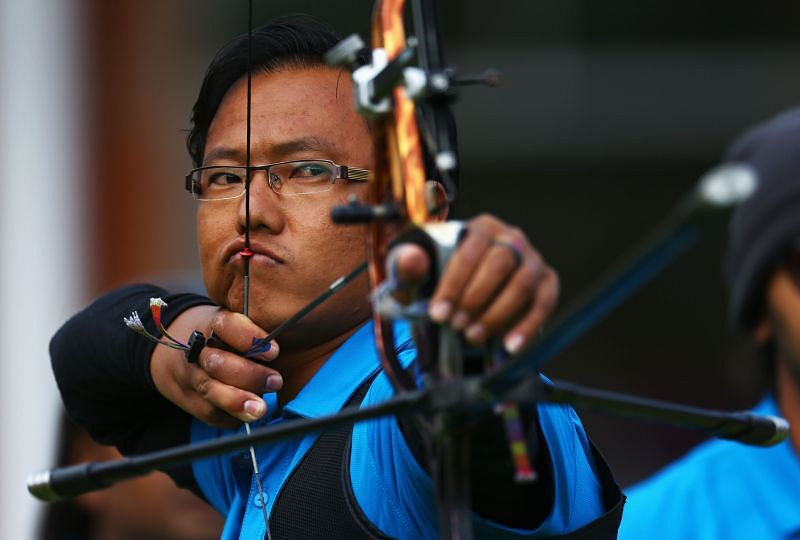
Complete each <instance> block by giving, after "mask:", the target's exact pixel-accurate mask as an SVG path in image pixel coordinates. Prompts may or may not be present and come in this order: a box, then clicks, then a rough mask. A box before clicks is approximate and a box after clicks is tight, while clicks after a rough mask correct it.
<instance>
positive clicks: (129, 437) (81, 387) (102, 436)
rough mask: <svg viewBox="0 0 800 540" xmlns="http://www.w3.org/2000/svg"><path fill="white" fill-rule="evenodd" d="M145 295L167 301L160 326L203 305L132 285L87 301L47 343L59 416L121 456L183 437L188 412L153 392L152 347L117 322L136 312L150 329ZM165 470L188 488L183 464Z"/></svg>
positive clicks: (186, 296) (197, 300) (197, 299)
mask: <svg viewBox="0 0 800 540" xmlns="http://www.w3.org/2000/svg"><path fill="white" fill-rule="evenodd" d="M151 297H161V298H163V299H164V300H165V301H166V302H167V304H168V306H167V307H166V308H164V310H163V311H162V321H163V322H164V325H165V326H169V324H170V323H172V321H174V320H175V318H177V316H178V315H180V313H181V312H183V311H185V310H186V309H188V308H190V307H193V306H197V305H202V304H211V301H210V300H209V299H208V298H205V297H203V296H199V295H194V294H168V293H167V292H166V291H165V290H163V289H161V288H159V287H156V286H153V285H132V286H129V287H125V288H122V289H118V290H116V291H113V292H111V293H108V294H106V295H105V296H103V297H101V298H100V299H98V300H97V301H95V302H94V303H92V304H91V305H90V306H88V307H87V308H85V309H84V310H83V311H81V312H80V313H78V314H77V315H75V316H74V317H72V318H71V319H70V320H69V321H67V322H66V323H65V324H64V326H62V327H61V328H60V329H59V330H58V332H57V333H56V334H55V336H53V339H52V340H51V341H50V358H51V363H52V366H53V373H54V374H55V378H56V382H57V384H58V388H59V391H60V392H61V397H62V399H63V401H64V406H65V407H66V409H67V413H68V414H69V416H70V417H71V418H72V419H74V420H75V421H76V422H77V423H78V424H79V425H81V426H82V427H84V428H85V429H86V430H87V431H88V432H89V433H90V434H91V436H92V437H93V438H94V439H95V440H96V441H98V442H99V443H102V444H108V445H114V446H116V447H117V448H119V450H120V451H121V452H122V453H123V454H137V453H143V452H148V451H151V450H156V449H160V448H165V447H168V446H174V445H176V444H183V443H186V442H189V426H190V422H191V417H190V416H189V415H188V414H186V413H184V412H183V411H181V410H180V409H179V408H178V407H176V406H174V405H173V404H172V403H170V402H169V401H168V400H167V399H165V398H164V397H163V396H161V394H160V393H159V392H158V390H156V388H155V385H154V384H153V380H152V378H151V375H150V357H151V355H152V353H153V350H154V348H155V344H153V343H151V342H150V341H148V340H147V339H145V338H143V337H142V336H140V335H139V334H137V333H136V332H133V331H132V330H130V329H128V328H127V327H126V326H125V324H124V322H123V320H122V319H123V317H127V316H129V315H130V314H131V312H132V311H137V312H138V313H139V315H140V316H141V319H142V322H143V323H144V324H145V327H147V328H148V329H149V330H150V331H151V332H154V333H156V334H157V332H155V325H154V323H153V320H152V317H151V315H150V298H151ZM170 472H171V473H174V474H172V476H173V478H174V479H175V480H176V481H178V483H180V484H183V485H191V482H192V481H191V474H190V469H189V468H188V467H187V468H186V470H183V471H180V472H178V471H170ZM187 473H188V474H189V476H188V477H186V476H185V475H186V474H187ZM187 482H188V484H187Z"/></svg>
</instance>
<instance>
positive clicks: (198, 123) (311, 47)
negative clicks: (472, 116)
mask: <svg viewBox="0 0 800 540" xmlns="http://www.w3.org/2000/svg"><path fill="white" fill-rule="evenodd" d="M250 39H251V38H250V36H249V35H248V34H243V35H240V36H238V37H236V38H234V39H233V40H232V41H230V42H229V43H228V44H227V45H225V46H224V47H222V49H220V51H219V52H218V53H217V55H216V56H215V57H214V59H213V60H212V61H211V65H209V67H208V71H207V72H206V75H205V78H204V79H203V84H202V86H201V87H200V94H199V95H198V96H197V101H196V102H195V104H194V107H193V108H192V118H191V128H190V130H189V134H188V136H187V138H186V148H187V149H188V150H189V155H190V156H191V158H192V162H193V163H194V166H195V167H200V166H202V164H203V155H204V153H205V148H206V138H207V136H208V129H209V127H210V126H211V122H212V121H213V120H214V116H215V115H216V114H217V109H218V108H219V105H220V103H221V102H222V99H223V98H224V97H225V94H226V93H227V92H228V90H229V89H230V88H231V86H233V84H234V83H235V82H236V81H238V80H239V79H240V78H242V77H243V76H245V75H246V74H247V70H248V66H251V70H252V71H253V72H254V73H257V72H260V73H272V72H275V71H278V70H280V69H284V68H312V67H319V66H325V65H326V64H325V61H324V59H323V57H324V55H325V53H326V52H328V50H330V49H331V48H332V47H333V46H335V45H336V44H338V43H339V41H340V40H341V38H340V36H339V34H338V33H337V32H336V31H335V30H334V29H333V28H332V27H331V26H330V25H328V24H327V23H325V22H324V21H321V20H319V19H317V18H315V17H312V16H310V15H303V14H295V15H287V16H284V17H280V18H277V19H274V20H273V21H271V22H270V23H267V24H265V25H263V26H260V27H258V28H255V29H253V33H252V42H251V41H250ZM251 48H252V58H251V59H250V60H248V56H249V55H250V54H251V52H250V51H251ZM368 61H369V60H368V56H367V52H366V51H361V52H360V53H359V54H358V57H357V60H356V63H357V64H358V65H364V64H366V63H368ZM422 109H423V110H422V112H421V115H423V116H424V115H425V114H426V112H427V111H426V110H425V109H426V108H425V107H424V106H423V107H422ZM447 116H448V117H447V119H446V120H447V122H446V126H445V128H446V129H447V130H448V131H449V133H450V137H451V139H452V140H453V141H455V140H456V128H455V120H454V118H453V117H452V114H448V115H447ZM453 150H454V151H457V149H455V148H454V149H453ZM422 153H423V161H424V163H425V170H426V173H427V177H428V178H430V179H433V180H437V181H441V179H440V175H439V172H438V170H437V169H436V167H435V165H434V160H433V159H432V158H431V155H430V152H429V150H428V148H427V147H426V145H425V144H423V145H422ZM451 176H452V180H453V184H454V187H455V186H457V185H458V173H457V171H454V172H453V173H451ZM451 210H452V205H451Z"/></svg>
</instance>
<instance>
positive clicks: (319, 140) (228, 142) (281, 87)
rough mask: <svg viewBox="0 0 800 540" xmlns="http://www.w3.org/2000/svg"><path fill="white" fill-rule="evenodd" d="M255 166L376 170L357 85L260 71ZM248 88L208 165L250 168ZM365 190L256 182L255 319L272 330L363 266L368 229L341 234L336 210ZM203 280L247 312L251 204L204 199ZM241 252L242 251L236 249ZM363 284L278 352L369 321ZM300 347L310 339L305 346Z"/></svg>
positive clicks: (235, 89) (213, 130)
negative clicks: (326, 164)
mask: <svg viewBox="0 0 800 540" xmlns="http://www.w3.org/2000/svg"><path fill="white" fill-rule="evenodd" d="M251 106H252V113H251V114H252V116H251V129H252V135H251V144H250V148H251V164H252V165H264V164H268V163H275V162H279V161H287V160H296V159H328V160H332V161H334V162H336V163H338V164H342V165H349V166H355V167H362V168H371V166H372V142H371V138H370V133H369V130H368V128H367V126H366V124H365V122H364V120H363V119H362V118H361V117H360V116H359V115H358V114H357V113H356V112H355V110H354V107H353V89H352V83H351V81H350V77H349V76H347V74H346V73H344V72H341V71H339V70H335V69H331V68H327V67H318V68H312V69H286V70H283V71H279V72H275V73H267V74H265V73H258V74H254V75H253V77H252V105H251ZM246 111H247V81H246V78H242V79H240V80H239V81H238V82H237V83H235V84H234V85H233V86H232V87H231V89H230V90H229V91H228V93H227V94H226V95H225V97H224V99H223V100H222V103H221V104H220V106H219V109H218V110H217V113H216V116H215V117H214V120H213V122H212V123H211V126H210V128H209V131H208V138H207V143H206V148H205V155H204V165H206V166H208V165H244V164H245V152H246V133H247V132H246V125H247V123H246V114H247V113H246ZM366 189H367V186H366V184H365V183H355V182H349V181H346V180H339V181H337V182H336V183H335V184H334V186H333V188H332V189H331V190H329V191H325V192H322V193H314V194H307V195H297V196H283V195H280V194H278V193H275V192H274V191H272V190H271V189H270V187H269V185H268V183H267V179H266V176H265V174H264V172H263V171H258V172H256V173H255V174H254V175H253V177H252V183H251V194H250V239H251V243H252V245H251V249H252V251H253V252H254V253H255V255H254V256H253V257H252V258H251V261H250V317H251V318H252V319H253V320H254V321H256V323H258V324H259V325H261V326H262V327H264V328H265V329H266V330H270V329H272V328H275V326H277V325H278V324H279V323H281V322H283V321H284V320H286V319H287V318H288V317H290V316H291V315H292V314H294V313H295V312H297V311H298V310H299V309H300V308H301V307H303V306H304V305H305V304H306V303H308V302H309V301H310V300H311V299H312V298H314V297H315V296H317V295H319V294H321V293H322V292H324V291H325V290H326V288H327V287H328V286H329V285H330V283H331V282H332V281H333V280H334V279H336V278H337V277H339V276H341V275H343V274H345V273H347V272H349V271H351V270H352V269H354V268H355V267H356V266H357V265H358V264H359V263H361V262H363V261H364V259H365V258H366V235H365V230H364V228H363V227H361V226H337V225H335V224H334V223H333V222H332V221H331V218H330V210H331V208H333V207H334V206H336V205H339V204H343V203H344V202H345V201H346V200H347V198H348V197H349V196H351V195H357V196H358V197H359V198H360V199H363V198H364V197H365V196H366ZM197 224H198V242H199V248H200V262H201V266H202V270H203V278H204V281H205V285H206V288H207V290H208V293H209V295H210V296H211V299H212V300H214V301H215V302H216V303H218V304H220V305H222V306H225V307H227V308H229V309H231V310H233V311H241V310H242V304H243V294H242V293H243V276H242V268H243V264H242V258H241V256H240V255H238V251H239V249H240V248H241V245H240V244H237V242H241V240H242V239H243V238H244V233H245V198H244V197H241V198H238V199H233V200H220V201H205V202H200V203H199V210H198V213H197ZM237 246H238V247H237ZM367 291H368V284H367V281H366V277H365V276H362V277H361V278H360V279H358V280H357V282H355V283H352V284H350V285H348V286H347V287H346V288H345V289H344V291H342V292H341V293H340V294H337V295H335V296H334V297H333V298H332V299H331V300H329V301H328V302H326V303H325V304H323V306H321V307H320V308H318V309H317V310H315V311H314V312H313V313H312V314H311V315H309V316H308V317H307V318H306V319H305V320H304V322H303V323H301V324H299V325H298V326H297V328H296V329H295V331H293V332H291V333H288V334H284V337H283V338H281V340H280V342H281V346H282V347H283V348H284V349H285V348H286V347H287V346H291V344H292V342H293V341H294V342H297V343H298V344H300V343H302V344H303V345H310V344H312V343H311V342H312V341H313V342H315V343H318V342H321V341H324V340H326V339H329V338H332V337H334V336H337V335H340V334H342V333H343V332H345V331H347V330H348V329H352V328H353V327H355V326H356V325H357V324H359V323H360V322H361V321H363V320H364V319H365V318H366V317H367V316H368V314H369V305H368V302H367ZM300 340H303V341H302V342H301V341H300Z"/></svg>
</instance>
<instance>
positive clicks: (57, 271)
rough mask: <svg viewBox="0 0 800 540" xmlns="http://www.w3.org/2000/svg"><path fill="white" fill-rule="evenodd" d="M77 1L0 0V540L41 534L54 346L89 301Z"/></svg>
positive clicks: (53, 389)
mask: <svg viewBox="0 0 800 540" xmlns="http://www.w3.org/2000/svg"><path fill="white" fill-rule="evenodd" d="M78 8H80V2H79V1H78V0H24V1H20V0H0V344H2V345H1V346H0V351H1V352H0V538H3V539H20V540H24V539H27V538H34V532H33V531H34V526H35V523H36V519H37V517H38V514H39V512H40V510H41V509H42V505H41V504H40V503H38V502H36V501H35V500H34V499H33V498H32V497H30V496H29V495H28V493H27V491H26V489H25V478H26V476H27V474H28V473H30V472H32V471H35V470H38V469H43V468H46V467H48V466H49V465H50V464H51V462H52V459H53V452H54V442H55V441H54V431H55V418H56V415H55V412H56V410H57V408H56V407H57V403H58V402H59V398H58V395H57V390H56V387H55V383H54V381H53V377H52V375H51V373H50V365H49V359H48V355H47V344H48V341H49V337H50V336H51V335H52V333H53V332H54V330H55V329H56V328H58V326H59V324H60V323H61V322H63V320H64V319H65V318H66V317H67V316H68V315H69V313H71V312H73V311H74V310H75V309H76V307H77V306H78V304H79V302H81V300H82V299H83V290H84V286H83V279H82V276H83V263H82V260H83V257H82V256H81V255H82V254H81V251H80V249H81V248H80V243H79V240H80V236H81V229H82V225H81V215H82V214H83V211H84V209H83V208H82V205H83V204H84V200H85V199H86V197H85V196H84V194H83V193H82V187H81V186H82V177H83V175H82V174H81V171H82V169H83V159H82V156H83V153H84V150H83V144H82V138H83V137H82V134H83V132H84V129H83V126H82V117H83V115H82V114H81V103H80V102H81V99H80V95H81V91H80V80H81V79H82V75H81V57H82V55H81V54H80V52H81V51H80V49H81V45H80V36H81V31H80V24H79V23H80V21H81V20H82V17H81V14H80V13H79V9H78Z"/></svg>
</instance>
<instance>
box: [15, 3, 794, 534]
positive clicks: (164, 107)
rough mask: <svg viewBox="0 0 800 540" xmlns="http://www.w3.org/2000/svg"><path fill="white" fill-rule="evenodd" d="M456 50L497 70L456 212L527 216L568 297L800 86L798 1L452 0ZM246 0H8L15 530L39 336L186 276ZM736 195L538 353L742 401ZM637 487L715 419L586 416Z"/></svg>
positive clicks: (754, 395) (475, 125)
mask: <svg viewBox="0 0 800 540" xmlns="http://www.w3.org/2000/svg"><path fill="white" fill-rule="evenodd" d="M255 4H256V8H255V19H256V22H257V23H258V22H261V21H266V20H267V19H269V18H270V17H272V16H275V15H279V14H285V13H287V12H309V13H314V14H317V15H319V16H321V17H323V18H325V19H327V20H329V21H330V22H332V23H333V24H334V25H335V26H336V27H337V28H339V29H340V30H341V32H342V34H345V35H346V34H349V33H351V32H354V31H356V32H359V33H360V34H361V35H362V36H368V35H369V30H368V27H369V12H370V7H371V5H372V2H371V1H366V0H350V1H348V2H334V1H327V2H322V1H319V0H315V1H311V0H302V1H301V0H292V1H289V0H271V1H269V2H267V1H260V0H255ZM440 4H441V5H440V12H441V19H442V21H441V22H442V28H443V37H444V40H445V43H446V49H445V52H446V54H447V56H448V59H449V61H450V62H451V63H452V64H454V65H455V66H456V67H457V68H458V69H459V71H460V72H461V73H463V74H471V73H477V72H480V71H483V70H484V69H486V68H489V67H493V68H497V69H498V70H500V72H501V74H502V84H501V86H499V87H498V88H494V89H487V88H472V89H467V90H465V91H464V93H463V99H462V101H461V103H460V104H459V105H458V106H457V108H456V114H457V117H458V121H459V128H460V138H461V152H462V169H463V173H462V178H461V185H462V188H461V193H460V198H459V202H458V210H457V216H458V217H462V218H466V217H469V216H472V215H474V214H476V213H479V212H484V211H488V212H493V213H495V214H497V215H499V216H500V217H502V218H503V219H506V220H508V221H511V222H513V223H516V224H518V225H520V226H521V227H522V228H523V229H525V231H526V232H527V233H528V235H529V237H530V238H531V239H532V240H533V241H534V243H535V244H536V245H537V246H538V248H539V249H540V250H541V251H542V252H543V253H544V254H545V256H546V258H547V259H548V260H549V261H550V263H551V264H552V265H553V266H554V267H556V268H557V269H558V271H559V272H560V275H561V280H562V298H563V302H562V305H566V304H567V303H568V301H569V300H570V299H571V298H575V297H576V296H577V295H578V294H579V293H580V292H581V291H582V289H584V288H585V287H586V286H588V285H589V284H590V283H591V282H592V280H593V278H595V277H597V276H598V274H599V273H600V272H601V271H602V270H603V269H604V268H606V267H608V266H609V265H611V264H612V263H613V262H614V261H615V260H616V259H617V258H618V257H619V256H620V255H622V254H623V253H624V252H625V251H626V248H627V247H628V246H630V245H632V244H633V243H634V242H635V241H636V240H637V239H639V238H641V237H642V236H643V234H644V233H645V232H646V231H647V230H648V229H649V228H651V227H652V226H654V225H655V224H656V223H657V222H658V221H659V220H660V219H661V218H662V217H663V216H665V215H666V214H667V213H668V212H669V210H670V209H671V208H672V207H673V206H674V205H675V203H676V202H677V201H678V200H679V199H680V197H681V196H682V194H684V193H685V192H686V191H688V190H689V189H690V188H691V187H692V186H693V185H694V184H695V182H696V181H697V179H698V178H699V177H700V176H701V175H702V174H703V173H704V172H705V171H706V170H708V169H709V168H711V167H712V166H713V165H715V163H717V161H718V160H719V158H720V156H721V154H722V152H723V150H724V148H725V147H726V146H727V144H728V143H729V142H730V141H731V140H732V139H733V138H734V137H735V136H736V135H737V134H739V133H740V132H741V131H742V130H743V129H745V128H747V127H749V126H751V125H752V124H754V123H756V122H759V121H761V120H764V119H766V118H768V117H769V116H771V115H773V114H775V113H777V112H779V111H781V110H783V109H785V108H787V107H791V106H793V105H795V104H796V103H797V102H798V101H800V99H799V98H800V69H798V65H800V35H798V33H797V31H796V21H797V20H798V17H799V16H800V4H797V3H795V2H789V1H777V0H772V1H769V0H768V1H761V2H756V1H755V0H726V1H721V0H713V1H706V2H696V1H690V0H613V1H610V2H596V1H594V2H593V1H591V0H525V1H520V0H517V1H512V0H494V1H493V2H491V3H487V2H484V1H478V0H442V1H441V2H440ZM246 13H247V4H246V1H245V0H236V1H222V0H170V1H167V2H164V1H161V0H139V1H136V2H133V1H127V2H104V1H102V0H71V1H65V0H28V1H26V2H17V1H14V0H0V163H1V164H2V170H3V171H4V174H3V175H2V176H1V177H0V220H1V221H0V226H1V227H0V250H2V259H0V343H3V349H4V352H5V354H4V358H3V359H2V360H0V428H1V429H2V430H3V431H2V434H1V435H0V478H2V486H1V487H0V537H2V538H23V539H24V538H33V537H34V535H33V533H32V532H31V531H32V530H33V529H32V525H31V524H32V523H33V521H34V520H35V519H36V515H37V513H38V512H39V511H40V508H41V507H40V505H38V503H35V502H34V501H33V500H32V499H30V498H29V497H28V495H27V493H26V492H25V488H24V478H25V476H26V474H27V473H29V472H31V471H33V470H36V469H39V468H44V467H46V466H48V465H49V464H50V463H52V461H53V459H55V450H54V448H55V433H56V427H55V424H56V418H57V411H58V407H59V400H58V397H57V391H56V389H55V384H54V383H53V381H52V376H51V375H50V372H49V365H48V358H47V350H46V348H47V341H48V340H49V336H50V335H52V333H53V332H54V331H55V329H56V328H57V327H58V325H59V324H60V322H63V320H64V319H65V318H66V317H68V316H69V314H71V313H72V312H74V311H75V310H76V309H78V308H79V307H80V306H82V305H84V304H85V303H86V302H88V301H89V300H90V299H91V298H93V297H94V296H96V295H97V294H99V293H101V292H103V291H106V290H108V289H110V288H112V287H114V286H117V285H120V284H124V283H129V282H131V281H134V280H155V281H159V282H162V283H170V282H172V283H175V282H192V281H193V280H196V278H197V275H196V273H195V271H196V267H197V262H196V248H195V242H194V230H193V227H194V217H193V211H194V206H193V202H192V201H191V200H190V199H189V197H188V196H187V195H186V194H185V192H184V191H183V175H184V174H185V172H186V171H187V170H188V168H189V165H190V164H189V159H188V156H187V154H186V151H185V149H184V130H185V129H186V128H187V127H188V125H189V113H190V109H191V106H192V104H193V101H194V98H195V97H196V94H197V91H198V89H199V83H200V81H201V79H202V77H203V74H204V71H205V67H206V66H207V64H208V62H209V60H210V58H211V56H212V55H213V53H214V52H215V51H216V50H217V48H219V47H220V46H221V45H222V44H223V43H225V42H226V41H227V40H229V39H230V38H232V37H233V36H235V35H237V34H239V33H242V32H244V31H245V30H246ZM727 217H728V216H727V215H725V214H721V215H720V216H719V217H717V218H716V219H714V220H712V221H711V222H710V223H709V225H708V228H707V229H706V234H705V236H704V239H703V240H702V242H701V243H700V245H699V246H697V247H696V248H694V249H693V250H692V251H691V252H689V253H688V254H687V255H686V256H684V257H683V258H681V259H680V261H679V262H678V263H677V264H676V265H674V266H672V267H671V268H670V269H669V270H667V271H666V272H665V273H663V274H662V275H661V276H659V277H658V278H657V279H656V280H655V281H654V282H653V283H652V284H651V285H650V286H648V287H647V288H646V289H645V290H644V291H643V292H641V293H640V294H638V295H637V296H636V297H635V298H633V299H632V300H631V301H629V302H627V303H626V304H625V305H624V306H622V307H621V308H620V309H619V310H617V311H616V312H615V313H614V314H613V315H611V316H610V317H608V318H607V319H606V320H604V321H603V322H602V323H600V324H599V325H598V326H597V327H596V328H594V329H593V330H592V331H591V332H590V333H589V335H588V336H587V337H586V338H584V339H582V340H581V341H580V342H578V343H576V344H575V345H574V346H572V347H571V348H570V349H569V350H568V351H566V352H565V353H564V354H563V355H562V356H560V357H559V358H558V359H557V360H555V361H554V362H553V363H552V364H550V365H549V366H548V367H547V369H546V370H545V371H546V373H547V374H549V375H551V376H554V377H561V378H566V379H570V380H572V381H575V382H579V383H583V384H587V385H595V386H598V387H602V388H606V389H611V390H618V391H627V392H633V393H636V394H641V395H647V396H650V397H657V398H661V399H669V400H674V401H680V402H684V403H688V404H693V405H701V406H710V407H720V408H745V407H749V406H751V405H753V404H754V403H755V402H756V401H757V399H758V397H759V396H760V395H761V393H762V392H763V390H764V386H763V382H762V380H761V376H760V371H759V366H758V359H757V356H756V354H755V351H753V350H751V349H750V348H749V347H748V346H747V344H746V341H745V339H744V338H743V337H742V336H739V335H737V334H736V333H735V332H733V331H732V330H730V329H729V327H728V326H727V323H726V314H725V311H726V290H725V286H724V282H723V280H722V278H721V258H722V255H723V253H724V249H725V227H726V220H727ZM582 416H583V418H584V420H585V422H586V424H587V428H588V430H589V433H590V434H591V435H592V436H593V438H594V439H595V441H596V442H597V444H598V446H599V447H600V448H601V449H602V450H603V452H604V453H605V455H606V457H607V458H608V460H609V461H610V463H611V465H612V467H613V468H614V470H615V471H616V473H617V475H618V478H619V479H620V481H621V482H622V483H623V484H625V485H627V484H630V483H632V482H634V481H636V480H638V479H641V478H643V477H644V476H646V475H648V474H650V473H651V472H653V471H655V470H656V469H658V468H659V467H660V466H662V465H663V464H665V463H667V462H668V461H670V460H672V459H674V458H675V457H677V456H679V455H681V454H682V453H684V452H685V451H686V450H687V449H688V448H690V447H691V446H692V445H694V444H697V443H698V442H699V441H700V440H702V438H701V437H699V436H697V435H694V434H691V433H689V432H684V431H681V430H676V429H667V428H660V427H657V426H654V425H650V424H646V423H642V422H634V421H629V420H624V419H620V418H613V417H607V416H602V415H596V414H582Z"/></svg>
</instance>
